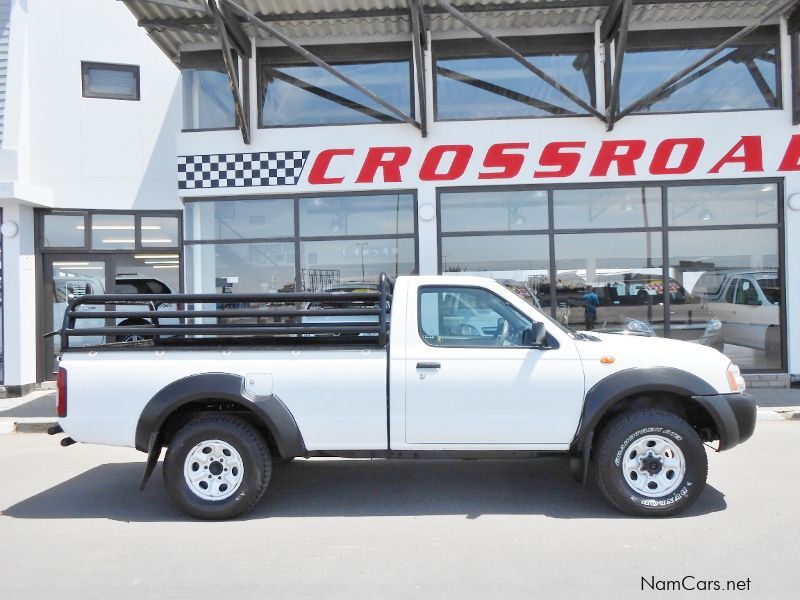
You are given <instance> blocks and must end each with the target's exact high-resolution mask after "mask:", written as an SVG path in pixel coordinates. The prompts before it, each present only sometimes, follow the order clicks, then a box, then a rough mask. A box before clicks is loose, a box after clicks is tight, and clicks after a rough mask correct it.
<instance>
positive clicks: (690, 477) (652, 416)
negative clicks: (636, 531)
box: [595, 409, 708, 517]
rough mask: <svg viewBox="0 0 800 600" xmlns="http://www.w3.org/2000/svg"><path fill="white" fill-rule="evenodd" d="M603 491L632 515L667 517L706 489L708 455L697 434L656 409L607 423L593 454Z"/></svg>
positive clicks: (670, 414) (677, 420) (620, 507)
mask: <svg viewBox="0 0 800 600" xmlns="http://www.w3.org/2000/svg"><path fill="white" fill-rule="evenodd" d="M595 464H596V473H597V483H598V485H599V486H600V490H601V491H602V492H603V495H604V496H605V497H606V498H607V499H608V500H609V501H610V502H611V503H612V504H613V505H614V506H616V507H617V508H618V509H620V510H621V511H623V512H626V513H628V514H631V515H637V516H645V517H663V516H670V515H674V514H677V513H679V512H681V511H683V510H685V509H687V508H688V507H689V506H690V505H691V504H692V503H693V502H694V501H695V500H696V499H697V497H698V496H699V495H700V493H701V492H702V491H703V487H704V486H705V483H706V476H707V475H708V457H707V456H706V452H705V448H704V447H703V442H702V441H701V440H700V437H699V436H698V435H697V432H695V431H694V429H692V428H691V426H690V425H689V424H688V423H687V422H686V421H684V420H683V419H681V418H680V417H678V416H676V415H674V414H672V413H669V412H666V411H662V410H657V409H647V410H637V411H634V412H629V413H624V414H622V415H620V416H618V417H616V418H615V419H613V420H612V421H610V422H609V423H608V425H607V426H606V427H605V428H604V429H603V432H602V434H601V436H600V442H599V444H598V446H597V450H596V452H595Z"/></svg>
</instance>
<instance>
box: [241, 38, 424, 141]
mask: <svg viewBox="0 0 800 600" xmlns="http://www.w3.org/2000/svg"><path fill="white" fill-rule="evenodd" d="M305 48H306V49H307V50H308V51H309V52H311V53H313V54H314V55H316V56H318V57H320V58H322V59H323V60H324V61H325V62H327V63H328V64H329V65H331V66H332V67H334V68H335V67H337V66H340V65H365V64H375V63H403V62H408V87H409V106H408V107H403V106H397V107H395V108H397V109H398V110H400V111H405V110H408V115H409V116H410V117H411V118H412V119H413V118H415V117H416V100H417V98H416V94H415V91H416V90H415V86H416V80H415V78H414V61H413V60H412V58H413V48H412V45H411V43H410V42H384V43H372V44H354V45H349V44H334V45H319V46H305ZM364 56H367V58H364ZM302 66H316V67H317V68H321V67H319V66H317V65H315V64H314V63H311V62H309V61H307V60H306V59H305V58H303V57H302V56H300V55H298V54H297V53H296V52H294V51H293V50H291V49H289V48H284V47H275V46H264V47H260V48H258V50H257V53H256V101H257V103H258V106H257V119H258V129H295V128H300V127H341V126H348V125H351V126H352V125H397V124H398V123H403V121H402V120H400V119H398V118H397V117H395V116H394V115H387V116H389V117H391V118H392V120H387V121H376V122H373V123H348V122H340V123H339V122H337V123H305V124H296V125H295V124H287V125H264V123H263V120H262V117H263V111H264V100H265V98H266V93H267V88H266V85H265V84H266V81H267V77H266V73H267V71H268V70H269V69H270V68H278V69H279V68H281V67H302ZM348 87H349V86H348ZM365 87H366V86H365ZM367 89H369V88H367ZM370 91H373V90H370ZM381 110H383V109H382V108H381Z"/></svg>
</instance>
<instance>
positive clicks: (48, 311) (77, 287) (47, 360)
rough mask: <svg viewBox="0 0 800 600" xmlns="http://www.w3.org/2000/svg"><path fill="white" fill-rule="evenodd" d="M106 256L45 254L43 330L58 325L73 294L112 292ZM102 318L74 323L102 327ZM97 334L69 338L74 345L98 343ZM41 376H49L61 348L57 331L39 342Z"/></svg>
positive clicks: (89, 308) (94, 308)
mask: <svg viewBox="0 0 800 600" xmlns="http://www.w3.org/2000/svg"><path fill="white" fill-rule="evenodd" d="M110 260H111V258H110V257H107V256H103V255H100V256H98V255H97V254H93V255H92V256H86V255H81V254H72V255H70V254H58V255H52V254H45V255H44V260H43V263H44V264H43V266H44V272H43V275H44V285H43V286H42V290H43V294H44V299H43V302H42V307H43V323H42V324H43V332H44V333H50V332H52V331H55V330H56V329H60V328H61V326H62V323H63V320H64V312H65V311H66V309H67V306H68V303H69V301H70V300H72V299H73V298H78V297H80V296H85V295H88V294H105V293H113V280H110V279H109V275H110V273H111V271H112V269H111V268H109V267H110V264H109V263H110ZM81 310H85V311H102V310H104V307H102V306H83V307H81ZM105 321H106V320H105V319H103V318H99V319H91V318H88V319H80V320H79V321H78V323H77V327H82V328H88V327H102V326H104V325H105V324H106V322H105ZM102 341H103V340H102V339H101V338H99V337H97V336H95V337H92V336H85V337H76V338H73V339H72V340H70V344H71V345H74V346H89V345H92V344H98V343H101V342H102ZM43 348H44V357H43V358H44V365H45V377H46V378H47V379H53V378H54V377H55V374H56V372H57V371H58V355H59V353H60V351H61V339H60V337H59V336H58V335H54V336H51V337H49V338H46V339H45V341H44V344H43Z"/></svg>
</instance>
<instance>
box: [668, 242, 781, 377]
mask: <svg viewBox="0 0 800 600" xmlns="http://www.w3.org/2000/svg"><path fill="white" fill-rule="evenodd" d="M669 248H670V257H669V270H670V277H671V278H673V279H675V280H676V281H678V282H680V283H681V285H682V286H683V287H684V288H686V289H688V290H690V291H691V295H692V297H693V302H692V303H691V304H689V303H687V304H680V303H673V306H672V309H671V332H672V336H673V337H678V338H682V339H689V340H692V341H697V342H699V343H703V344H707V345H711V346H714V347H715V348H718V349H720V350H722V351H723V352H724V353H725V354H726V355H728V356H730V358H731V360H733V361H734V362H735V363H737V364H738V365H739V366H740V367H742V368H743V369H779V368H780V367H781V348H782V342H781V327H780V323H781V306H780V304H781V285H782V284H781V281H782V276H781V273H780V270H779V264H780V263H779V258H778V231H777V230H775V229H738V230H712V231H672V232H670V234H669Z"/></svg>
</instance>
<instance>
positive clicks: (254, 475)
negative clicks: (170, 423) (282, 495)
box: [164, 416, 272, 519]
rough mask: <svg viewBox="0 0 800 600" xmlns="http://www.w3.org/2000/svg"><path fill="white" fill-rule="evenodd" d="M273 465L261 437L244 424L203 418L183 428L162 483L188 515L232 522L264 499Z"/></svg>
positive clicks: (168, 458)
mask: <svg viewBox="0 0 800 600" xmlns="http://www.w3.org/2000/svg"><path fill="white" fill-rule="evenodd" d="M271 472H272V461H271V459H270V456H269V450H268V448H267V444H266V442H265V441H264V439H263V437H262V436H261V435H260V434H259V433H258V431H256V429H255V428H254V427H253V426H252V425H250V424H249V423H247V422H246V421H243V420H241V419H238V418H236V417H230V416H210V417H202V418H199V419H196V420H194V421H190V422H189V423H187V424H186V425H184V426H183V427H182V428H181V429H180V430H179V431H178V432H177V433H176V434H175V436H174V437H173V438H172V442H171V443H170V445H169V448H168V449H167V454H166V457H165V458H164V483H165V484H166V487H167V491H168V492H169V495H170V497H171V498H172V500H173V501H174V502H175V503H176V504H177V505H178V506H179V507H180V508H181V510H183V511H184V512H186V513H188V514H190V515H192V516H193V517H197V518H200V519H230V518H232V517H235V516H237V515H241V514H243V513H246V512H247V511H249V510H250V509H252V508H253V507H254V506H255V505H256V503H257V502H258V501H259V500H260V499H261V496H263V495H264V492H265V491H266V489H267V485H268V484H269V479H270V475H271Z"/></svg>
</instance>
